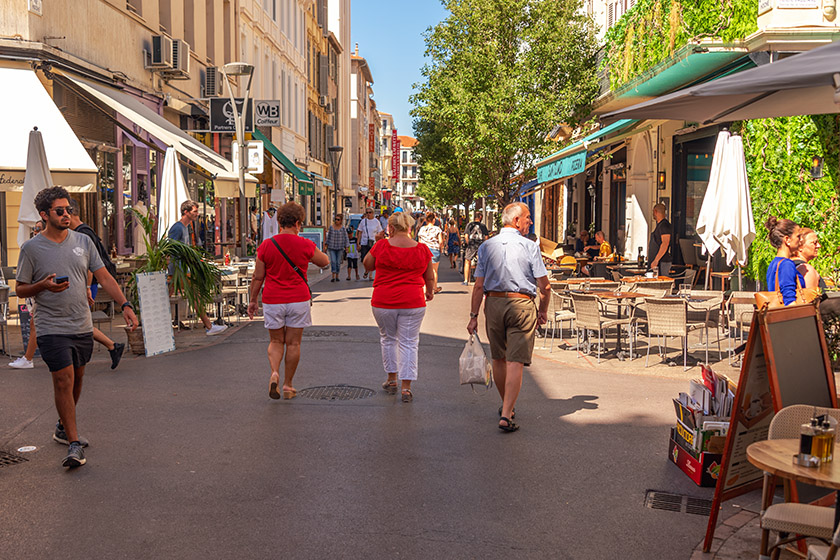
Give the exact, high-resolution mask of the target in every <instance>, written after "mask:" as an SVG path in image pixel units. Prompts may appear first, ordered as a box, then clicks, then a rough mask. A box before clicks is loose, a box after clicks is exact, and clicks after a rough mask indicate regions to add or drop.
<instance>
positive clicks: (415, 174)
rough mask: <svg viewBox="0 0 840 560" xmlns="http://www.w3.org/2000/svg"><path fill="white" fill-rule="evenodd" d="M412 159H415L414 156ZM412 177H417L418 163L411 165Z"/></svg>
mask: <svg viewBox="0 0 840 560" xmlns="http://www.w3.org/2000/svg"><path fill="white" fill-rule="evenodd" d="M411 159H414V158H411ZM411 177H412V178H413V177H417V166H416V165H412V166H411Z"/></svg>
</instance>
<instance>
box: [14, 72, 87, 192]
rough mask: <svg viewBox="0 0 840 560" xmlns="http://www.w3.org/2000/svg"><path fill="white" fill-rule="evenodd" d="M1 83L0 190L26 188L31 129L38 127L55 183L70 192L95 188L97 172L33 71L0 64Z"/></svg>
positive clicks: (21, 189) (20, 189)
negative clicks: (27, 155)
mask: <svg viewBox="0 0 840 560" xmlns="http://www.w3.org/2000/svg"><path fill="white" fill-rule="evenodd" d="M0 84H3V87H2V88H0V107H2V112H3V121H2V122H3V124H2V134H0V191H6V192H8V191H23V179H24V175H25V174H26V151H27V146H28V145H29V142H28V138H29V133H30V132H31V131H32V129H33V128H34V127H36V126H37V127H38V131H39V132H40V133H41V136H42V137H43V139H44V150H45V151H46V154H47V161H48V163H49V165H50V174H51V175H52V180H53V183H54V184H55V185H60V186H62V187H64V188H65V189H67V190H68V191H73V192H93V191H94V190H95V189H96V179H97V175H98V173H99V170H98V169H97V168H96V165H95V164H94V163H93V160H91V159H90V156H89V155H88V153H87V151H86V150H85V148H84V146H82V144H81V142H79V139H78V138H76V135H75V134H74V133H73V130H72V129H71V128H70V125H69V124H67V121H65V120H64V116H63V115H62V114H61V111H59V110H58V107H56V106H55V103H54V102H53V100H52V98H51V97H50V96H49V94H48V93H47V90H45V89H44V86H43V85H41V82H40V81H39V80H38V76H36V75H35V72H34V71H33V70H29V69H28V68H0Z"/></svg>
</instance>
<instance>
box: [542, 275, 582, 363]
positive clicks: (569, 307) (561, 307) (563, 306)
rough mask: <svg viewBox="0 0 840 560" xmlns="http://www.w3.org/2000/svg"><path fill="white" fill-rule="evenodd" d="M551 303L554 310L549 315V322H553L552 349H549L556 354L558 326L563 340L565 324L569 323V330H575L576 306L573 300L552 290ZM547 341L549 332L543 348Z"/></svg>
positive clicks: (546, 334) (544, 339)
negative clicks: (555, 341) (555, 342)
mask: <svg viewBox="0 0 840 560" xmlns="http://www.w3.org/2000/svg"><path fill="white" fill-rule="evenodd" d="M551 301H552V302H553V303H552V305H553V309H552V312H551V313H549V315H548V317H549V320H550V321H551V347H550V348H549V352H554V335H555V332H556V331H557V325H558V324H559V325H560V338H561V339H562V338H563V322H564V321H569V329H570V330H572V329H574V320H575V312H574V310H573V307H574V304H573V303H572V298H570V297H569V296H567V295H565V294H562V293H560V292H557V291H556V290H551ZM547 339H548V332H546V333H545V336H544V337H543V346H542V347H543V348H545V344H546V340H547Z"/></svg>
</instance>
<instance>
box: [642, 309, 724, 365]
mask: <svg viewBox="0 0 840 560" xmlns="http://www.w3.org/2000/svg"><path fill="white" fill-rule="evenodd" d="M645 307H646V312H647V324H648V349H647V355H646V356H645V367H648V358H650V346H651V338H653V337H654V336H656V337H664V338H665V353H666V354H667V352H668V337H669V336H678V337H680V340H681V341H682V351H683V371H685V370H687V369H688V333H689V332H691V331H693V330H695V329H702V328H706V329H707V328H708V327H707V326H706V323H705V322H702V323H689V322H688V312H687V305H686V302H685V300H683V299H673V298H645ZM707 340H708V337H707ZM657 346H659V355H660V356H661V355H663V354H662V345H660V344H657ZM706 361H707V362H708V361H709V348H708V344H707V346H706Z"/></svg>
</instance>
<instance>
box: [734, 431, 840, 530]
mask: <svg viewBox="0 0 840 560" xmlns="http://www.w3.org/2000/svg"><path fill="white" fill-rule="evenodd" d="M798 452H799V440H798V439H768V440H764V441H757V442H755V443H753V444H751V445H750V446H749V447H747V460H748V461H749V462H750V463H751V464H753V465H754V466H756V467H758V468H759V469H761V470H763V471H764V472H766V473H769V474H771V475H774V476H777V477H780V478H786V479H788V480H792V481H794V482H801V483H803V484H811V485H812V486H819V487H820V488H829V489H831V490H834V491H835V492H837V499H838V501H840V462H838V461H831V462H828V463H823V464H822V465H820V466H819V467H802V466H799V465H795V464H794V463H793V456H794V455H796V454H797V453H798ZM767 486H769V485H767V484H765V485H764V490H762V496H761V503H762V508H761V509H762V511H763V510H766V509H767V508H768V507H770V504H771V502H772V500H773V496H772V494H771V495H768V494H769V493H770V492H769V489H768V488H767ZM838 522H840V510H838V509H837V507H836V505H835V509H834V528H835V530H836V529H837V525H838Z"/></svg>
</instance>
